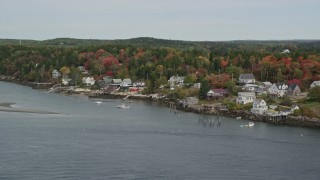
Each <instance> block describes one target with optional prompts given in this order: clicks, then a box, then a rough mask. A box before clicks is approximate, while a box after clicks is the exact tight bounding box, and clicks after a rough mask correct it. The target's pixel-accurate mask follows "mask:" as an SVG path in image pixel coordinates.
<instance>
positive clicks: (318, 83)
mask: <svg viewBox="0 0 320 180" xmlns="http://www.w3.org/2000/svg"><path fill="white" fill-rule="evenodd" d="M312 84H314V85H317V86H318V85H320V81H313V83H312Z"/></svg>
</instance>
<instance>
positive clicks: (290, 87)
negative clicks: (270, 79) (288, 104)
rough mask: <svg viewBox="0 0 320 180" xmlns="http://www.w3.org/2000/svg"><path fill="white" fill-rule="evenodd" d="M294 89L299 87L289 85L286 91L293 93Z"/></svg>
mask: <svg viewBox="0 0 320 180" xmlns="http://www.w3.org/2000/svg"><path fill="white" fill-rule="evenodd" d="M296 87H299V86H298V85H297V84H290V85H289V87H288V91H293V90H294V89H295V88H296Z"/></svg>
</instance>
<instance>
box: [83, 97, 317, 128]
mask: <svg viewBox="0 0 320 180" xmlns="http://www.w3.org/2000/svg"><path fill="white" fill-rule="evenodd" d="M89 97H91V98H105V99H123V98H125V97H127V95H125V94H102V95H96V96H89ZM128 99H137V100H149V101H157V102H160V103H163V104H165V105H166V106H168V107H170V104H173V105H174V107H175V109H176V110H179V111H186V112H193V113H198V114H204V115H219V116H225V117H231V118H237V117H241V119H246V120H250V121H258V122H265V123H271V124H279V125H289V126H300V127H311V128H320V120H319V119H316V118H309V117H306V116H300V117H295V116H285V117H281V118H278V119H270V118H271V117H269V116H266V115H258V114H253V113H251V112H249V111H243V110H231V111H230V110H225V109H223V110H212V111H203V110H202V109H203V106H202V105H194V106H189V107H182V106H179V104H178V103H177V102H175V101H172V100H168V99H155V98H153V97H152V95H149V96H128Z"/></svg>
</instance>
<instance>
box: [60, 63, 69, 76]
mask: <svg viewBox="0 0 320 180" xmlns="http://www.w3.org/2000/svg"><path fill="white" fill-rule="evenodd" d="M60 72H61V74H62V75H63V78H66V77H67V75H68V74H69V73H70V68H68V67H67V66H63V67H62V68H60Z"/></svg>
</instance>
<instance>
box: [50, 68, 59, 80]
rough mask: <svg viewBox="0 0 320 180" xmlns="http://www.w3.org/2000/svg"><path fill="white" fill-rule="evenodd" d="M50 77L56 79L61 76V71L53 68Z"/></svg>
mask: <svg viewBox="0 0 320 180" xmlns="http://www.w3.org/2000/svg"><path fill="white" fill-rule="evenodd" d="M51 75H52V79H58V78H59V77H60V76H61V73H60V72H59V71H58V70H56V69H55V70H53V71H52V73H51Z"/></svg>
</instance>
